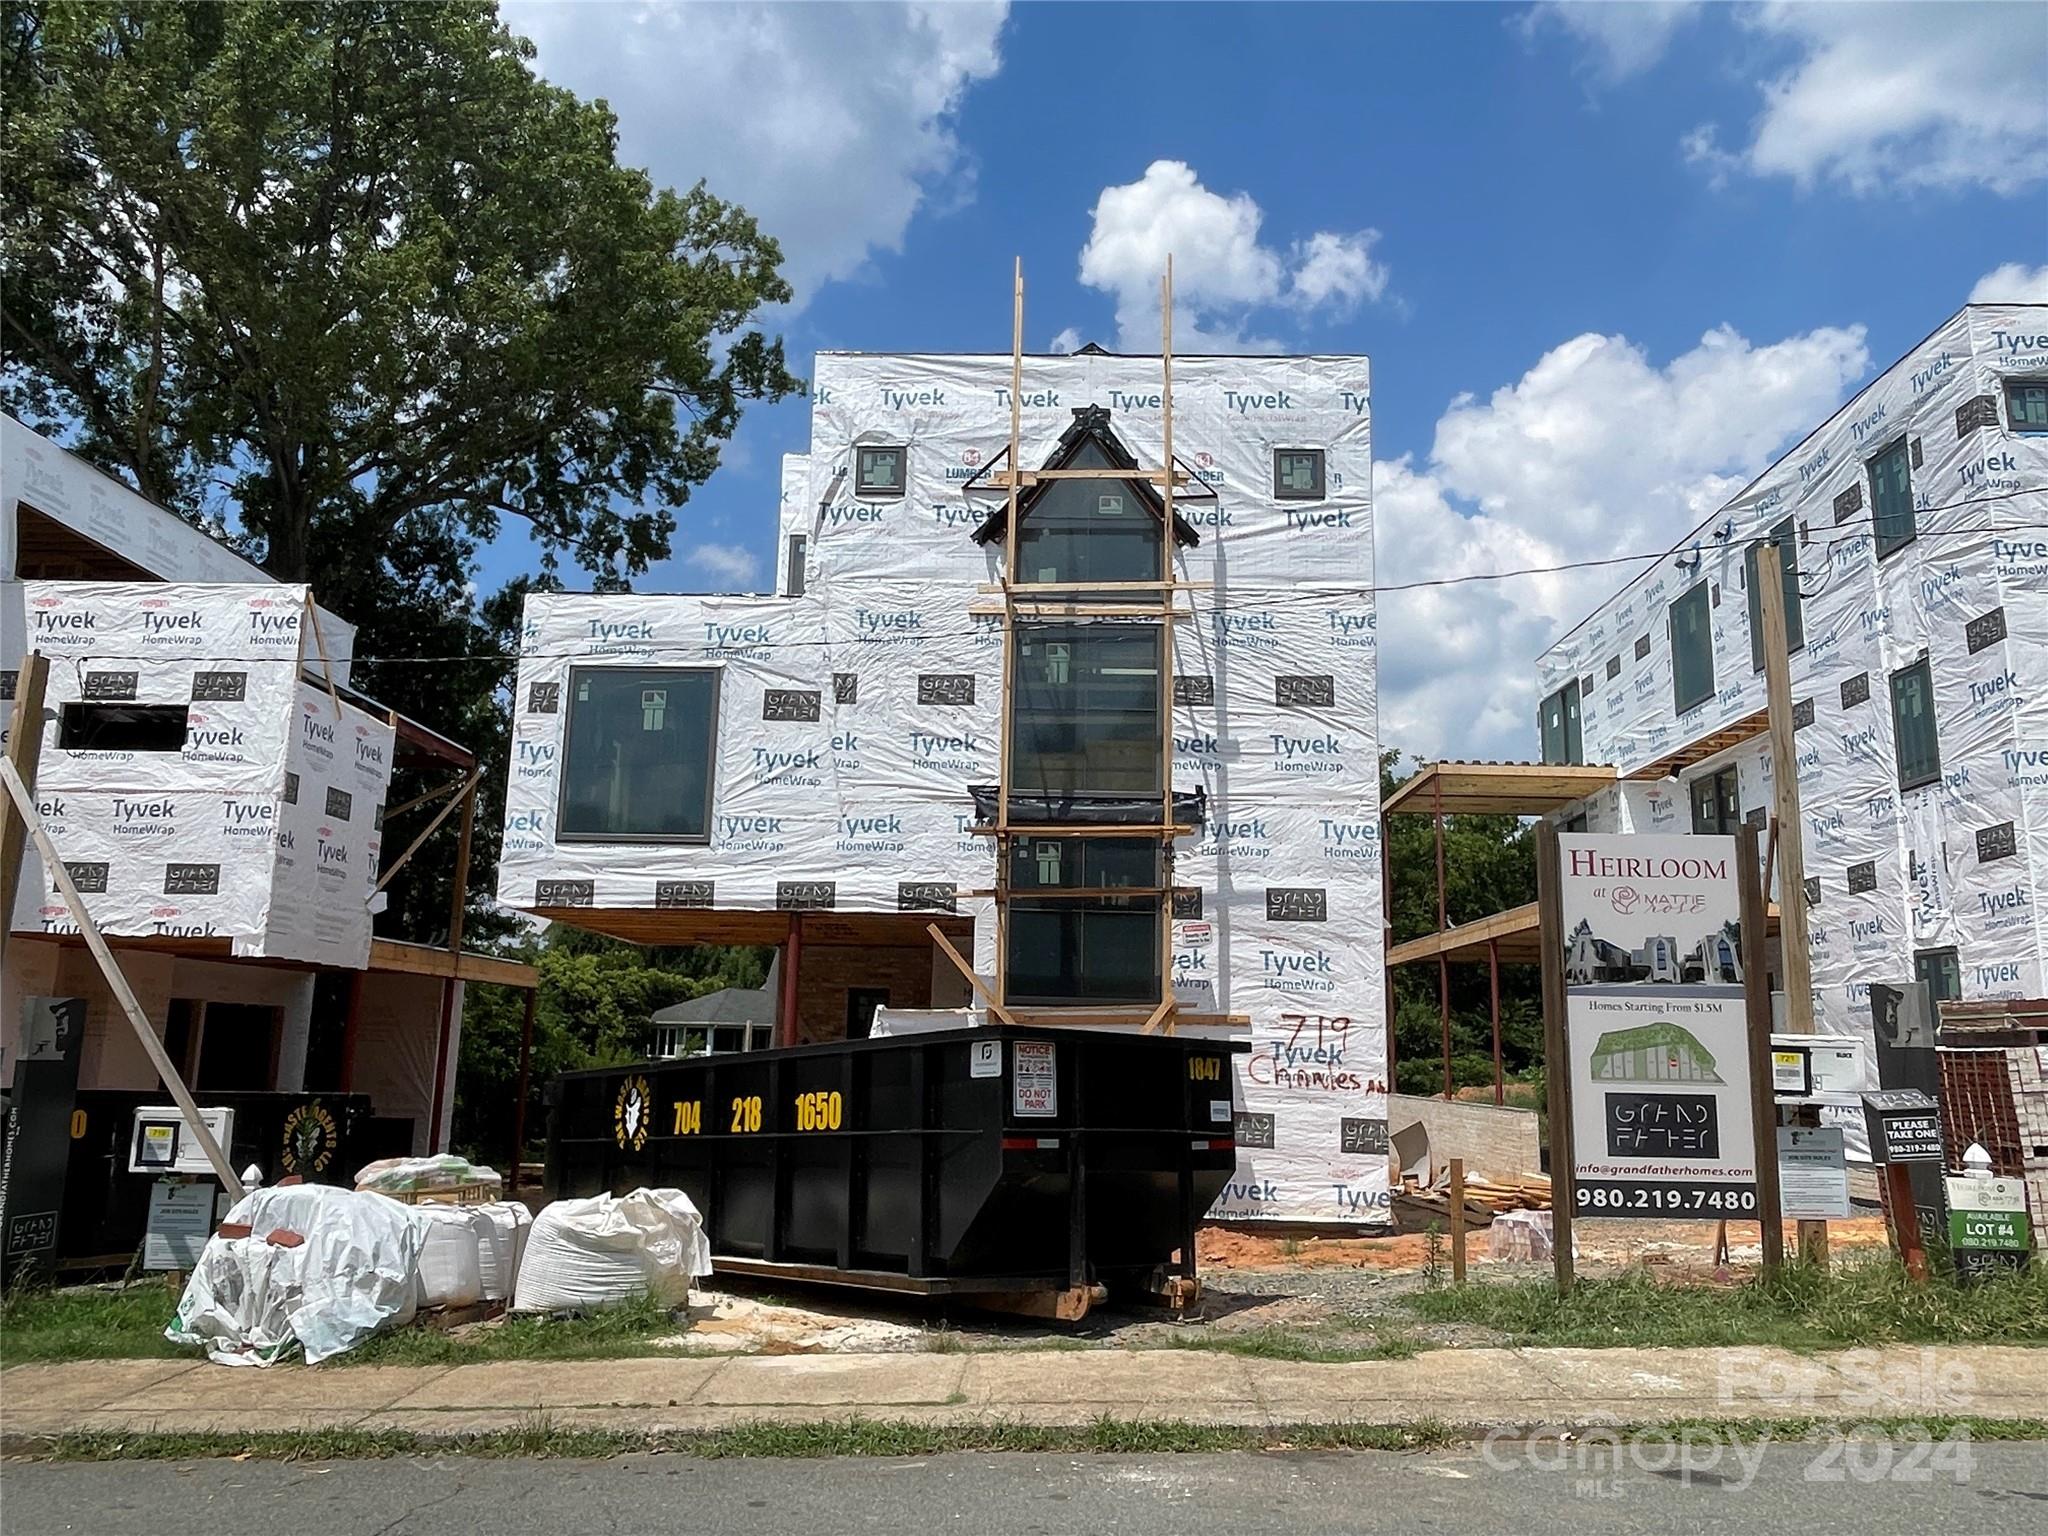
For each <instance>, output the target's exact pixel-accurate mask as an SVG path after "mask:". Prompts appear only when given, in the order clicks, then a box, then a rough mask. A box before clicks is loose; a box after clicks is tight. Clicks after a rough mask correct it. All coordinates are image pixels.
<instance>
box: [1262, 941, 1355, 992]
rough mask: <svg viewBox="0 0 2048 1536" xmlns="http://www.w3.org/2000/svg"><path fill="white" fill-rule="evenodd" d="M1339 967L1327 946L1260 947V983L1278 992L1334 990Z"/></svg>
mask: <svg viewBox="0 0 2048 1536" xmlns="http://www.w3.org/2000/svg"><path fill="white" fill-rule="evenodd" d="M1335 970H1336V967H1335V965H1334V964H1333V962H1332V960H1331V956H1330V952H1329V951H1328V950H1326V949H1307V950H1294V949H1261V950H1260V951H1259V985H1260V986H1261V987H1264V988H1267V989H1269V990H1271V991H1277V992H1334V991H1336V990H1337V978H1336V976H1335V974H1334V973H1335Z"/></svg>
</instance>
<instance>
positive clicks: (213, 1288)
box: [164, 1184, 428, 1365]
mask: <svg viewBox="0 0 2048 1536" xmlns="http://www.w3.org/2000/svg"><path fill="white" fill-rule="evenodd" d="M227 1222H228V1223H231V1224H238V1225H242V1226H247V1227H248V1228H250V1229H251V1230H250V1234H249V1235H248V1236H246V1237H235V1238H227V1237H221V1236H220V1235H218V1234H217V1233H216V1234H215V1235H214V1236H212V1237H210V1238H208V1239H207V1241H206V1247H205V1248H204V1249H203V1250H201V1252H200V1255H199V1266H198V1268H196V1269H195V1270H193V1272H192V1278H191V1279H190V1280H188V1281H186V1283H185V1292H184V1295H183V1296H181V1297H180V1298H179V1301H178V1311H177V1315H176V1316H175V1317H174V1318H173V1319H172V1321H171V1324H170V1326H169V1327H167V1328H166V1329H165V1330H164V1337H165V1338H167V1339H169V1340H170V1341H171V1342H172V1343H174V1344H198V1345H203V1346H204V1347H205V1349H206V1354H207V1358H208V1359H210V1360H212V1361H214V1362H215V1363H216V1364H220V1365H270V1364H273V1363H275V1362H276V1361H277V1360H279V1359H282V1358H284V1356H286V1355H287V1354H289V1353H290V1351H291V1348H292V1346H293V1345H294V1344H297V1345H300V1346H302V1347H303V1348H304V1349H305V1352H306V1360H307V1363H309V1364H316V1365H317V1364H318V1363H319V1362H320V1361H322V1360H325V1359H327V1358H328V1357H329V1356H331V1355H338V1354H340V1353H341V1352H342V1351H343V1350H347V1349H352V1348H354V1347H355V1346H356V1345H357V1344H359V1343H361V1342H362V1341H363V1340H364V1339H366V1338H368V1337H369V1336H370V1335H371V1334H372V1333H374V1332H376V1331H377V1330H378V1329H379V1328H382V1327H385V1326H387V1325H389V1324H394V1323H404V1322H407V1321H409V1320H410V1319H411V1318H412V1315H413V1311H414V1307H415V1294H416V1292H415V1286H416V1276H417V1273H418V1268H419V1259H420V1252H421V1249H422V1247H423V1245H424V1243H425V1241H426V1236H427V1230H428V1229H427V1224H426V1222H425V1221H424V1220H423V1219H422V1218H421V1217H420V1216H419V1215H418V1214H417V1213H416V1212H415V1211H414V1210H413V1209H412V1208H410V1207H408V1206H404V1205H400V1204H399V1203H398V1202H397V1201H395V1200H390V1199H387V1198H385V1197H384V1196H383V1195H372V1194H358V1193H356V1192H355V1191H353V1190H346V1189H337V1188H334V1187H333V1186H331V1185H326V1184H294V1185H290V1186H288V1187H284V1188H278V1189H259V1190H255V1191H253V1192H251V1193H250V1194H248V1195H246V1196H244V1197H243V1198H242V1200H241V1201H240V1202H239V1203H237V1204H236V1206H235V1207H234V1209H233V1210H231V1211H229V1212H228V1215H227ZM278 1231H284V1232H293V1233H297V1234H298V1235H299V1236H301V1237H303V1238H304V1239H305V1241H304V1242H302V1243H300V1244H298V1245H297V1246H294V1247H284V1246H280V1245H278V1244H276V1243H272V1242H269V1241H267V1239H268V1238H269V1237H270V1235H271V1234H272V1233H273V1232H278Z"/></svg>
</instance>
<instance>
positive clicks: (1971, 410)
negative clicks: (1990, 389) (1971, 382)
mask: <svg viewBox="0 0 2048 1536" xmlns="http://www.w3.org/2000/svg"><path fill="white" fill-rule="evenodd" d="M1997 425H1998V402H1997V401H1995V400H1993V399H1992V398H1991V396H1989V395H1979V396H1977V397H1976V398H1975V399H1974V400H1965V401H1964V402H1963V403H1962V404H1961V405H1959V406H1957V407H1956V437H1957V438H1958V439H1961V438H1965V437H1968V436H1969V435H1970V434H1971V433H1972V432H1975V431H1976V430H1977V429H1978V428H1979V427H1996V426H1997Z"/></svg>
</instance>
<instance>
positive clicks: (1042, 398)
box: [934, 384, 1060, 411]
mask: <svg viewBox="0 0 2048 1536" xmlns="http://www.w3.org/2000/svg"><path fill="white" fill-rule="evenodd" d="M995 392H996V408H997V409H998V410H1004V411H1007V410H1008V409H1009V408H1010V386H1009V385H1007V384H998V385H996V386H995ZM934 393H936V391H934ZM938 403H940V404H944V400H943V398H942V399H941V400H940V401H939V402H938ZM1059 403H1060V392H1059V391H1058V390H1056V389H1026V390H1020V391H1019V392H1018V395H1017V405H1018V407H1019V409H1022V410H1026V411H1050V410H1057V409H1058V408H1059Z"/></svg>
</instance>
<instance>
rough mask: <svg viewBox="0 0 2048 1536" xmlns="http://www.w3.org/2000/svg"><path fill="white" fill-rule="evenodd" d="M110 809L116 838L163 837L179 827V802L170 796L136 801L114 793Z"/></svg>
mask: <svg viewBox="0 0 2048 1536" xmlns="http://www.w3.org/2000/svg"><path fill="white" fill-rule="evenodd" d="M113 812H114V825H113V827H112V828H111V830H112V832H113V834H114V836H116V837H166V836H169V835H170V834H171V833H173V832H176V831H177V830H178V802H177V801H175V800H173V799H171V798H170V797H169V796H165V795H158V796H155V797H153V798H151V799H146V800H137V799H132V798H130V797H128V796H126V795H116V796H114V799H113Z"/></svg>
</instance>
